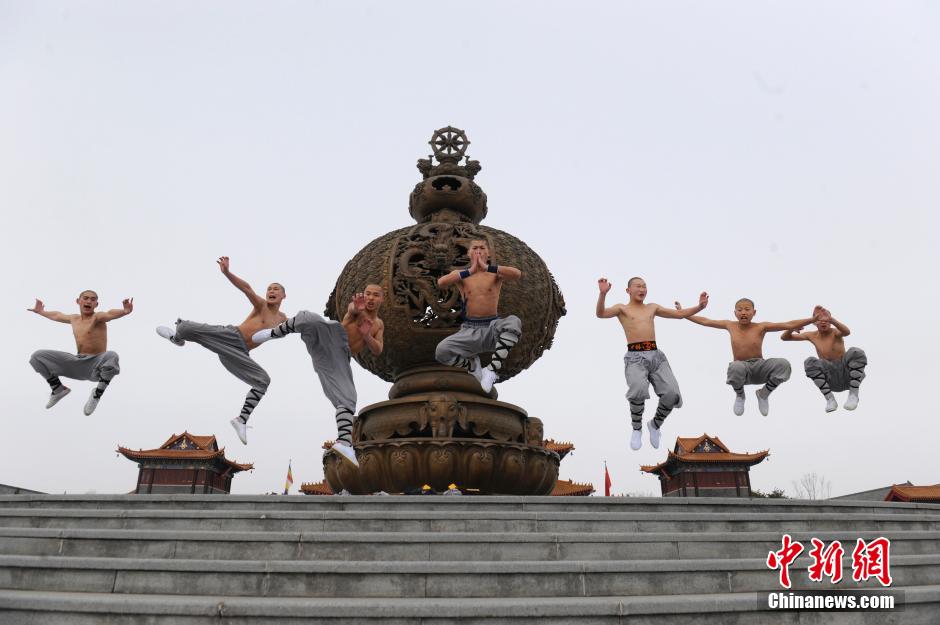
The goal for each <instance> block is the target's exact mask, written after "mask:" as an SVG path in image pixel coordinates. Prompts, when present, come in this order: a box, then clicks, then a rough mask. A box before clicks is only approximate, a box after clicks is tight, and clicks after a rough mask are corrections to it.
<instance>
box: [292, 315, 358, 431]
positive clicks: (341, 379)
mask: <svg viewBox="0 0 940 625" xmlns="http://www.w3.org/2000/svg"><path fill="white" fill-rule="evenodd" d="M292 326H293V328H294V332H297V333H298V334H300V338H301V340H303V342H304V345H306V346H307V353H309V354H310V359H311V360H312V361H313V370H314V371H316V373H317V376H318V377H319V378H320V385H321V386H322V387H323V394H324V395H326V398H327V399H329V400H330V403H331V404H333V407H334V408H336V410H337V411H339V410H340V409H342V410H343V411H344V412H348V413H349V414H356V385H355V383H354V382H353V375H352V367H350V365H349V359H350V358H351V357H352V356H351V354H350V352H349V336H347V334H346V328H344V327H343V324H341V323H340V322H338V321H333V320H332V319H325V318H324V317H322V316H321V315H318V314H317V313H313V312H310V311H309V310H301V311H300V312H299V313H297V314H296V315H294V318H293V323H292Z"/></svg>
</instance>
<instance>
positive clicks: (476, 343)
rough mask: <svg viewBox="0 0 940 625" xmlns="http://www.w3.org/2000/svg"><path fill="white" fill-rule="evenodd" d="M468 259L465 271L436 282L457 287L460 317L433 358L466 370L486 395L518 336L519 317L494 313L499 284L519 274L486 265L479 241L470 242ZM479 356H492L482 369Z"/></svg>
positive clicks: (484, 249) (482, 243)
mask: <svg viewBox="0 0 940 625" xmlns="http://www.w3.org/2000/svg"><path fill="white" fill-rule="evenodd" d="M469 255H470V266H469V267H468V268H466V269H455V270H454V271H451V272H450V273H448V274H446V275H443V276H441V277H440V278H438V280H437V286H438V287H440V288H442V289H443V288H447V287H449V286H451V285H453V284H456V285H457V288H458V289H459V290H460V296H461V299H462V301H463V305H464V313H463V323H462V324H460V330H458V331H457V332H456V333H454V334H451V335H450V336H448V337H447V338H446V339H444V340H443V341H441V342H440V343H438V344H437V349H436V350H435V351H434V357H435V358H436V359H437V361H438V362H439V363H441V364H443V365H450V366H453V367H460V368H462V369H466V370H467V371H468V372H469V373H470V374H471V375H473V377H475V378H476V379H477V380H478V381H479V382H480V386H481V387H482V388H483V391H484V392H486V393H489V392H490V390H492V388H493V384H495V383H496V378H497V374H498V372H499V370H500V369H502V367H503V363H504V362H505V361H506V358H508V357H509V350H511V349H512V348H513V347H515V345H516V343H518V342H519V337H521V336H522V321H521V320H520V319H519V317H517V316H515V315H509V316H508V317H503V318H500V317H499V314H498V312H497V309H498V307H499V294H500V291H501V290H502V288H503V282H505V281H506V280H510V281H515V280H519V279H520V278H522V272H521V271H520V270H518V269H516V268H515V267H510V266H508V265H492V264H490V248H489V245H487V243H486V241H484V240H482V239H478V240H474V241H471V242H470V250H469ZM483 352H493V357H492V359H491V360H490V364H489V365H487V366H486V368H483V367H482V366H481V365H480V354H482V353H483Z"/></svg>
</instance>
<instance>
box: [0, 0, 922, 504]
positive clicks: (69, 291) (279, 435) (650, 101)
mask: <svg viewBox="0 0 940 625" xmlns="http://www.w3.org/2000/svg"><path fill="white" fill-rule="evenodd" d="M938 35H940V6H938V5H937V4H936V3H930V2H887V1H884V2H859V1H855V0H852V1H845V2H786V3H784V2H710V3H700V2H629V3H626V2H608V3H602V2H594V3H575V2H567V3H560V2H550V3H549V2H546V3H540V4H539V5H538V7H537V9H536V8H535V7H534V6H533V5H531V4H529V3H522V2H478V3H470V4H467V3H465V2H463V3H457V2H440V1H438V2H411V3H390V2H378V1H376V2H274V3H271V2H263V3H262V2H256V3H246V2H228V1H227V2H204V3H195V4H194V3H191V2H134V3H120V2H111V3H106V2H69V3H61V2H43V3H34V2H10V1H0V137H2V140H0V207H2V210H3V215H4V227H3V232H4V245H3V246H0V263H2V267H3V281H4V284H5V287H6V297H5V298H4V302H5V303H4V305H3V306H2V307H0V319H2V328H3V329H4V332H5V340H4V357H3V358H2V361H0V380H2V397H3V407H4V408H3V413H4V418H3V430H2V435H0V482H2V483H7V484H13V485H18V486H22V487H26V488H32V489H36V490H41V491H45V492H63V491H68V492H89V491H97V492H102V493H103V492H126V491H128V490H130V489H132V488H133V487H134V484H135V481H136V477H137V468H136V465H134V464H133V463H131V462H130V461H128V460H126V459H124V458H123V457H117V456H116V454H115V452H114V450H115V448H116V447H117V445H119V444H122V445H125V446H128V447H134V448H138V447H143V448H151V447H155V446H157V445H159V444H160V443H162V442H163V441H164V440H165V439H166V438H167V437H168V436H169V435H170V434H172V433H174V432H180V431H182V430H184V429H188V430H189V431H191V432H194V433H197V434H210V433H211V434H216V435H217V436H218V437H219V439H220V441H221V443H222V444H224V445H226V446H227V451H228V454H229V456H230V457H234V458H235V459H237V460H239V461H250V462H254V463H255V464H256V467H257V468H256V470H255V471H254V472H253V473H251V474H243V475H241V476H240V477H238V478H237V479H236V481H235V484H234V492H237V493H259V492H266V491H272V490H280V489H281V488H282V487H283V482H284V476H285V472H286V469H287V463H288V459H293V467H294V476H295V480H296V486H299V485H300V482H301V481H318V480H320V479H322V469H321V462H320V456H321V451H320V444H321V443H322V442H323V441H324V440H326V439H329V438H333V437H334V436H335V423H334V420H333V411H332V408H331V406H330V405H329V403H328V401H327V400H326V399H325V397H324V396H323V394H322V391H321V390H320V388H319V384H318V383H317V380H316V378H315V376H314V374H313V370H312V368H311V366H310V363H309V358H308V356H307V354H306V352H305V350H304V349H303V345H302V344H301V343H300V341H299V340H296V339H294V340H286V341H280V342H277V343H274V344H269V345H265V346H263V347H262V348H260V349H259V350H258V351H256V352H254V353H255V357H256V359H257V360H258V361H259V362H260V363H261V364H262V366H264V367H265V368H266V369H267V370H268V372H269V373H270V374H271V376H272V378H273V383H272V385H271V388H270V389H269V392H268V395H267V397H265V399H264V401H263V402H262V403H261V405H260V406H259V408H258V409H257V410H256V412H255V416H254V418H253V419H252V422H251V423H252V425H253V426H254V429H252V430H249V443H250V444H249V445H248V447H244V446H242V445H241V443H239V442H238V441H237V439H236V438H235V435H234V432H233V431H232V430H231V428H230V426H229V425H228V421H229V419H231V418H232V417H233V416H234V415H236V414H237V413H238V410H239V408H240V407H241V404H242V401H243V397H244V394H245V391H246V388H245V386H244V385H243V384H242V383H240V382H239V381H237V380H236V379H234V378H233V377H231V376H230V375H229V374H228V373H227V372H226V371H225V370H224V369H223V368H222V367H221V365H220V364H219V363H218V361H217V360H216V359H215V357H214V356H213V355H212V354H210V353H209V352H207V351H205V350H204V349H202V348H200V347H198V346H196V345H189V346H187V347H186V348H185V349H178V348H176V347H173V346H172V345H170V344H169V343H167V342H166V341H163V340H161V339H160V338H159V337H157V336H156V334H154V331H153V328H154V326H156V325H160V324H167V323H169V322H172V321H174V320H175V319H176V318H177V317H179V316H182V317H184V318H189V319H193V320H198V321H205V322H210V323H238V322H240V321H241V320H242V319H243V318H244V317H245V315H246V313H247V312H248V306H247V302H246V300H245V299H244V297H243V296H242V295H241V294H240V293H239V292H237V291H236V290H235V289H234V288H233V287H232V286H231V285H230V284H229V283H228V282H227V281H226V280H225V279H224V278H223V277H222V276H221V275H220V273H219V271H218V269H217V267H216V265H215V258H216V257H218V256H219V255H223V254H225V255H229V256H231V258H232V269H233V271H234V272H235V273H237V274H238V275H241V276H242V277H244V278H245V279H247V280H248V281H249V282H251V283H252V284H253V285H254V286H255V287H256V288H259V289H260V288H263V287H264V286H265V285H266V284H267V283H268V282H270V281H274V280H277V281H280V282H283V283H284V284H285V285H287V287H288V295H289V297H288V299H287V300H286V301H285V306H284V307H285V310H286V312H287V313H288V314H293V313H294V312H296V311H297V310H300V309H303V308H309V309H312V310H316V311H320V310H322V308H323V305H324V303H325V301H326V298H327V297H328V295H329V293H330V291H331V289H332V287H333V284H334V283H335V280H336V277H337V275H338V273H339V271H340V270H341V269H342V267H343V265H344V264H345V262H346V261H347V260H348V259H349V258H350V257H351V256H352V255H353V254H355V253H356V252H357V251H358V250H359V249H360V248H361V247H362V246H364V245H365V244H366V243H367V242H369V241H371V240H372V239H373V238H374V237H376V236H378V235H380V234H382V233H384V232H386V231H388V230H391V229H395V228H400V227H403V226H407V225H409V224H410V223H413V222H412V220H411V218H410V217H409V216H408V213H407V201H408V194H409V192H410V191H411V189H412V187H413V186H414V184H415V182H417V180H418V179H419V178H420V174H419V173H418V171H417V170H416V169H415V167H414V163H415V160H416V159H417V158H419V157H423V156H426V155H427V153H428V146H427V141H428V139H429V137H430V135H431V133H432V131H433V130H434V129H435V128H439V127H442V126H446V125H448V124H452V125H454V126H457V127H459V128H463V129H465V130H466V131H467V133H468V135H469V137H470V140H471V141H472V145H471V146H470V150H469V154H470V155H471V157H472V158H476V159H479V160H480V161H481V162H482V164H483V171H482V172H481V174H480V175H479V176H478V177H477V181H478V182H479V183H480V185H481V186H482V187H483V188H484V190H485V191H486V193H487V194H488V196H489V207H490V213H489V217H488V218H487V220H486V221H485V222H484V223H485V224H486V225H489V226H492V227H495V228H499V229H502V230H506V231H508V232H511V233H513V234H515V235H516V236H518V237H520V238H521V239H523V240H524V241H526V242H527V243H528V244H529V245H530V246H531V247H532V248H533V249H535V250H536V251H537V252H539V253H540V254H541V255H542V257H543V258H544V259H545V261H546V263H547V264H548V266H549V268H550V269H551V270H552V271H553V272H554V274H555V276H556V278H557V280H558V283H559V285H560V286H561V289H562V292H563V293H564V295H565V298H566V300H567V305H568V315H567V316H566V317H564V318H563V319H562V321H561V324H560V326H559V329H558V332H557V334H556V339H555V346H554V347H553V349H551V350H550V351H548V352H546V354H545V355H544V357H543V358H542V359H541V360H540V361H538V362H537V363H536V364H535V365H534V366H533V367H532V368H531V369H530V370H529V371H527V372H525V373H524V374H522V375H520V376H518V377H517V378H514V379H513V380H511V381H510V382H508V383H506V384H503V385H500V386H499V391H500V399H503V400H505V401H509V402H512V403H516V404H519V405H521V406H523V407H524V408H526V409H527V410H528V411H529V413H530V414H532V415H533V416H538V417H540V418H541V419H542V420H543V421H544V422H545V430H546V435H547V436H550V437H554V438H556V439H559V440H571V441H573V442H574V443H575V445H576V447H577V450H576V451H575V453H574V455H573V456H569V457H568V458H567V459H566V460H565V461H564V462H563V464H562V470H561V475H562V477H564V478H568V479H574V480H576V481H579V482H593V483H594V484H595V486H596V487H598V488H600V489H601V490H602V489H603V461H604V460H606V461H607V462H608V465H609V467H610V472H611V475H612V477H613V481H614V490H615V492H632V493H637V492H649V493H656V494H658V493H659V485H658V482H657V480H656V479H655V478H653V477H651V476H647V475H645V474H641V473H640V472H639V470H638V466H639V465H640V464H650V463H654V462H658V461H659V460H661V459H663V458H664V457H665V453H666V452H665V447H670V446H671V445H672V443H673V441H674V440H675V437H676V436H677V435H681V436H695V435H699V434H702V433H703V432H708V433H710V434H713V435H718V436H720V437H721V438H722V440H723V441H725V442H726V443H727V444H728V445H729V446H730V447H731V448H732V449H733V450H735V451H754V450H758V449H770V451H771V458H770V460H769V462H765V463H764V464H762V465H759V466H758V467H756V468H755V469H754V470H752V472H751V480H752V483H753V485H754V486H755V487H756V488H760V489H763V490H770V489H772V488H774V487H781V488H785V489H788V490H791V491H792V482H793V481H794V480H797V479H799V477H800V476H801V475H803V474H804V473H806V472H810V471H815V472H817V473H820V474H823V475H825V476H826V477H827V478H828V479H829V480H831V482H832V494H833V495H837V494H844V493H849V492H854V491H858V490H863V489H868V488H875V487H878V486H883V485H886V484H891V483H895V482H903V481H905V480H911V481H912V482H914V483H915V484H933V483H937V482H940V471H938V469H937V462H936V441H937V440H938V439H940V423H938V420H937V409H936V390H935V389H936V386H935V385H936V384H937V380H938V373H940V366H938V358H937V354H936V350H937V345H938V340H937V339H938V334H940V331H938V324H937V319H936V314H937V311H938V309H940V298H938V295H937V291H936V288H937V287H936V284H937V281H936V278H935V274H934V272H935V271H936V268H937V266H938V260H940V251H938V243H940V241H938V235H937V227H938V225H940V223H938V222H940V218H938V216H937V208H938V199H940V177H938V175H937V163H938V154H940V124H938V122H937V119H938V117H937V111H938V110H940V36H938ZM601 275H604V276H606V277H608V278H609V279H610V280H611V281H612V282H613V283H614V290H613V291H612V293H611V296H612V297H610V298H609V301H610V302H614V301H622V299H621V297H622V296H623V287H625V283H626V279H627V278H628V277H629V276H631V275H641V276H644V277H645V278H646V280H647V282H648V284H649V287H650V294H649V299H648V301H656V302H660V303H662V304H665V305H668V304H670V303H671V302H672V301H673V300H674V299H680V300H681V301H682V302H684V303H688V304H691V303H692V302H693V301H694V299H695V297H696V296H697V294H698V293H699V292H700V291H701V290H703V289H706V290H708V291H709V293H710V294H711V305H710V307H709V309H708V310H707V312H706V313H705V314H707V315H708V316H713V317H721V318H727V316H728V315H730V314H731V311H732V307H733V303H734V301H735V300H736V299H737V298H739V297H742V296H747V297H750V298H752V299H754V300H755V301H756V302H757V309H758V319H765V320H787V319H792V318H798V317H803V316H806V315H807V314H808V313H809V312H810V309H811V308H812V306H813V305H814V304H816V303H821V304H824V305H826V306H827V307H829V308H830V309H831V310H832V312H833V314H834V315H835V316H836V317H837V318H838V319H840V320H842V321H843V322H845V323H846V324H847V325H848V326H849V327H850V328H851V329H852V331H853V333H852V336H851V337H850V339H849V341H848V343H849V344H850V345H858V346H859V347H862V348H863V349H865V350H866V351H867V352H868V355H869V360H870V364H869V369H868V374H869V377H868V379H866V381H865V383H864V385H863V386H862V393H861V404H860V406H859V409H858V410H856V411H855V412H854V413H850V412H845V411H844V410H841V409H840V410H839V411H838V412H835V413H833V414H828V415H827V414H825V413H824V412H823V406H824V401H823V399H822V397H821V396H820V395H819V393H818V392H817V391H816V389H815V387H814V386H813V385H812V384H811V383H810V381H809V380H807V379H806V378H805V377H804V376H803V374H802V361H803V359H804V358H805V357H806V356H808V355H810V353H811V352H810V348H809V346H808V344H805V343H795V344H794V343H782V342H781V341H779V340H778V339H777V337H776V336H771V337H770V338H768V340H767V341H766V343H765V349H764V353H765V356H768V357H769V356H782V357H786V358H788V359H790V361H791V362H792V363H793V366H794V373H793V377H792V378H791V380H790V382H788V383H787V384H785V385H784V386H782V387H781V388H780V390H779V391H777V392H776V393H775V394H774V395H773V397H772V400H771V401H772V403H771V414H770V416H769V417H767V418H764V417H761V416H760V415H759V414H758V413H757V410H756V405H755V404H756V402H755V401H754V400H753V395H751V394H750V393H751V392H752V391H749V405H748V408H747V412H746V414H745V415H744V416H742V417H735V416H734V415H733V414H732V413H731V404H732V401H733V393H732V392H731V390H730V389H729V388H728V387H727V386H726V385H725V383H724V374H725V370H726V367H727V363H728V360H729V358H730V349H729V345H728V338H727V335H726V334H725V333H724V332H722V331H717V330H710V329H707V328H702V327H699V326H695V325H693V324H691V323H690V322H686V321H671V320H660V321H659V322H658V328H657V330H658V332H657V334H658V338H659V343H660V346H661V348H662V349H663V350H664V351H665V353H666V354H667V355H668V356H669V359H670V361H671V363H672V367H673V370H674V371H675V373H676V375H677V377H678V380H679V383H680V386H681V388H682V391H683V394H684V399H685V406H684V407H683V408H682V409H680V410H677V411H676V412H674V413H673V415H672V416H671V417H670V418H669V420H668V421H667V422H666V425H665V426H664V430H663V432H664V443H665V445H663V448H661V449H660V450H658V451H655V450H652V449H651V448H650V447H649V445H648V443H647V442H646V440H644V444H645V446H644V448H643V449H642V450H640V451H639V452H633V451H630V450H629V447H628V436H629V429H628V428H629V418H628V410H627V405H626V401H625V399H624V392H625V391H626V385H625V382H624V378H623V361H622V356H623V352H624V349H625V345H624V340H623V335H622V332H621V329H620V327H619V324H617V322H616V321H615V320H598V319H596V318H595V317H594V304H595V301H596V297H597V286H596V280H597V278H598V277H599V276H601ZM86 288H92V289H96V290H97V291H98V293H99V294H100V295H101V298H102V308H108V307H117V306H119V305H120V301H121V299H122V298H124V297H129V296H133V297H134V298H135V304H136V310H135V312H134V313H133V315H131V316H130V317H127V318H124V319H120V320H118V321H115V322H113V323H112V324H111V326H110V332H109V336H110V344H109V347H110V348H111V349H114V350H116V351H117V352H118V353H119V354H120V356H121V367H122V373H121V375H120V376H119V377H118V378H117V379H116V380H115V381H114V383H113V384H112V385H111V388H110V389H109V390H108V392H107V394H106V395H105V397H104V398H103V400H102V402H101V405H100V407H99V408H98V410H97V412H96V413H95V414H94V415H93V416H92V417H85V416H83V415H82V412H81V408H82V405H83V403H84V400H85V397H86V396H87V394H88V392H89V391H90V389H91V387H92V384H91V383H90V382H69V383H68V384H69V385H70V386H72V388H73V390H74V391H75V392H73V394H72V395H71V396H70V397H69V398H67V399H65V400H64V401H62V402H61V403H60V404H59V405H57V406H56V407H55V408H54V409H53V410H50V411H46V410H45V409H44V405H45V402H46V398H47V395H48V387H47V385H46V383H45V382H44V381H43V380H42V379H41V378H40V377H39V376H38V375H37V374H36V373H35V372H33V370H32V369H31V368H30V366H29V364H28V359H29V355H30V353H31V352H32V351H34V350H36V349H39V348H49V349H62V350H66V351H71V350H73V349H74V342H73V340H72V337H71V333H70V330H69V328H68V326H65V325H61V324H57V323H53V322H50V321H48V320H45V319H42V318H40V317H38V316H36V315H34V314H32V313H29V312H27V311H26V308H28V307H30V306H31V305H32V303H33V298H36V297H39V298H42V299H43V300H44V301H45V302H46V304H47V307H49V308H51V309H58V310H63V311H66V312H73V311H75V310H76V305H75V304H74V300H75V297H76V296H77V294H78V293H79V291H81V290H82V289H86ZM353 367H354V374H355V376H356V381H357V385H358V390H359V398H360V405H361V406H364V405H367V404H370V403H374V402H377V401H381V400H383V399H385V398H386V395H387V392H388V388H389V385H388V384H386V383H384V382H382V381H381V380H379V379H378V378H375V377H374V376H372V375H371V374H369V373H367V372H366V371H364V370H362V369H360V368H359V367H358V365H353ZM843 399H844V395H841V396H840V397H839V401H840V404H841V402H842V401H843ZM647 409H648V414H650V415H651V414H652V410H653V409H654V406H653V403H652V402H649V404H648V406H647ZM644 438H645V437H644Z"/></svg>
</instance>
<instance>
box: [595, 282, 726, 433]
mask: <svg viewBox="0 0 940 625" xmlns="http://www.w3.org/2000/svg"><path fill="white" fill-rule="evenodd" d="M611 286H612V285H611V283H610V282H608V281H607V278H601V279H600V280H598V281H597V288H598V289H599V290H600V295H598V296H597V310H596V313H597V317H598V318H599V319H610V318H611V317H616V318H617V320H618V321H619V322H620V325H622V326H623V332H624V334H625V335H626V337H627V353H626V355H624V357H623V364H624V375H625V376H626V378H627V401H628V402H629V404H630V420H631V422H632V425H633V433H632V434H631V435H630V449H633V450H634V451H635V450H637V449H639V448H640V447H641V446H642V444H643V408H644V406H645V404H646V400H647V399H649V396H650V392H649V385H650V383H652V384H653V390H654V391H655V392H656V394H657V395H658V396H659V406H657V407H656V416H654V417H653V418H652V419H650V420H649V421H648V422H647V424H646V429H647V430H648V431H649V434H650V445H652V446H653V448H654V449H659V438H660V436H661V434H662V432H661V431H660V428H662V425H663V421H665V420H666V417H668V416H669V413H670V412H672V410H673V408H681V407H682V396H681V395H680V394H679V383H678V382H676V376H675V375H673V373H672V368H671V367H670V366H669V361H668V360H667V359H666V354H664V353H662V352H661V351H659V348H658V347H657V346H656V328H655V325H654V321H655V317H665V318H666V319H685V318H687V317H690V316H691V315H694V314H695V313H697V312H699V311H701V310H702V309H704V308H705V307H706V306H707V305H708V293H705V292H704V291H703V292H702V294H701V295H699V298H698V306H694V307H692V308H686V309H679V310H670V309H669V308H666V307H664V306H660V305H659V304H646V303H644V300H646V293H647V289H646V281H645V280H643V278H639V277H633V278H630V279H629V280H628V281H627V295H628V296H629V297H630V301H629V302H628V303H626V304H614V305H613V306H611V307H609V308H606V307H605V303H604V301H605V299H606V298H607V292H608V291H610V287H611ZM677 306H678V303H677Z"/></svg>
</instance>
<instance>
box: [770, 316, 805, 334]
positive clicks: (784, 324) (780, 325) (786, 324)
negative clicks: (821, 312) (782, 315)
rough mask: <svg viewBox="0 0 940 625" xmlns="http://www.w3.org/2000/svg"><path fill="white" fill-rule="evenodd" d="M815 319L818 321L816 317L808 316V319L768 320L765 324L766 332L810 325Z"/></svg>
mask: <svg viewBox="0 0 940 625" xmlns="http://www.w3.org/2000/svg"><path fill="white" fill-rule="evenodd" d="M814 321H816V318H815V317H807V318H806V319H794V320H793V321H781V322H774V321H768V322H766V323H764V324H763V325H764V331H765V332H780V331H781V330H796V329H797V328H802V327H804V326H808V325H809V324H811V323H813V322H814Z"/></svg>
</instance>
